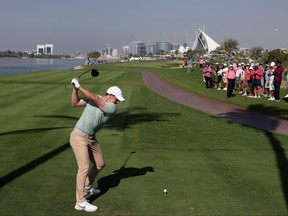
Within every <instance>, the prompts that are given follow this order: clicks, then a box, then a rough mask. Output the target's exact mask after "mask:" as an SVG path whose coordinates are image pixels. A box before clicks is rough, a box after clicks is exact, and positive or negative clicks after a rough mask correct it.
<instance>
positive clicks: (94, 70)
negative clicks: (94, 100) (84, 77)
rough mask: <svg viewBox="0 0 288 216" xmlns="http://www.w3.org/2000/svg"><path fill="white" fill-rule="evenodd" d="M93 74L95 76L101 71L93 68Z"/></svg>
mask: <svg viewBox="0 0 288 216" xmlns="http://www.w3.org/2000/svg"><path fill="white" fill-rule="evenodd" d="M91 76H93V77H97V76H99V71H98V70H97V69H96V68H93V69H92V70H91Z"/></svg>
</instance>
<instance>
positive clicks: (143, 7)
mask: <svg viewBox="0 0 288 216" xmlns="http://www.w3.org/2000/svg"><path fill="white" fill-rule="evenodd" d="M286 8H288V1H287V0H276V1H275V0H262V1H261V4H260V3H259V1H256V0H242V1H235V2H234V1H233V4H232V3H231V1H229V0H218V1H214V0H206V1H205V2H199V1H193V0H179V1H172V0H166V1H164V0H158V1H152V0H147V1H145V2H136V1H132V0H123V1H116V2H115V1H112V0H107V1H105V2H96V1H93V0H85V1H81V2H80V1H76V0H70V1H68V0H58V1H56V0H50V1H47V2H46V1H45V2H44V1H38V0H26V1H21V0H13V1H11V0H3V1H2V2H1V8H0V25H1V29H2V31H1V36H0V51H5V50H12V51H25V50H30V51H31V50H32V49H35V48H36V45H37V44H50V43H51V44H54V53H58V54H60V53H62V52H64V51H67V52H69V53H76V52H80V53H81V54H86V53H88V52H91V51H94V50H101V49H102V48H105V47H106V46H107V44H110V45H111V47H112V48H113V49H117V50H118V51H119V52H123V51H122V48H123V46H125V45H129V43H130V42H131V41H142V42H143V43H145V44H150V43H151V44H152V43H156V42H170V43H175V44H179V45H182V44H184V43H187V42H189V41H190V42H191V41H192V42H193V41H194V39H195V32H196V31H197V30H198V28H202V27H203V26H205V32H206V33H207V34H208V35H209V36H211V37H212V38H213V39H214V40H215V41H216V42H217V43H219V44H221V43H222V42H223V41H224V40H225V39H228V38H232V39H236V40H237V41H238V42H239V47H245V48H251V47H253V46H262V47H263V48H267V49H277V48H288V43H287V38H288V37H287V36H288V28H287V25H286V23H285V22H286V20H287V18H288V14H287V13H286Z"/></svg>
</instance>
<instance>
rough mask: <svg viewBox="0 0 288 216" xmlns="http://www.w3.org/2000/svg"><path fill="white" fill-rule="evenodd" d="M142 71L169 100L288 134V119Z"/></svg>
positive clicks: (147, 79)
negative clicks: (222, 100)
mask: <svg viewBox="0 0 288 216" xmlns="http://www.w3.org/2000/svg"><path fill="white" fill-rule="evenodd" d="M141 73H142V76H143V81H144V83H145V85H146V86H147V87H148V88H149V89H151V90H152V91H154V92H156V93H157V94H159V95H161V96H163V97H165V98H167V99H169V100H172V101H175V102H177V103H180V104H184V105H186V106H189V107H192V108H194V109H197V110H200V111H202V112H205V113H208V114H210V115H213V116H217V117H221V118H226V119H229V120H231V121H234V122H238V123H240V124H242V125H246V126H250V127H255V128H259V129H262V130H266V131H270V132H274V133H279V134H283V135H286V136H288V120H285V119H281V118H277V117H272V116H267V115H264V114H261V113H257V112H254V111H251V110H247V109H246V108H243V107H239V106H235V105H231V104H226V103H224V102H220V101H216V100H213V99H209V98H206V97H202V96H199V95H197V94H194V93H192V92H189V91H187V90H184V89H181V88H179V87H177V86H174V85H172V84H170V83H168V82H167V81H165V80H164V79H162V78H161V77H159V76H158V75H156V74H154V73H151V72H146V71H142V72H141Z"/></svg>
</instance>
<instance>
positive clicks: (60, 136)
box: [0, 62, 288, 216]
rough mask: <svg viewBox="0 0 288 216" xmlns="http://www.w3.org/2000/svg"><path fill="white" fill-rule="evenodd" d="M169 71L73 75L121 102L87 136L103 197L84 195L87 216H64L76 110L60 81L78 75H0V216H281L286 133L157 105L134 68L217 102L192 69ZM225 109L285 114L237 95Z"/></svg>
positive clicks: (170, 65)
mask: <svg viewBox="0 0 288 216" xmlns="http://www.w3.org/2000/svg"><path fill="white" fill-rule="evenodd" d="M175 66H176V64H175V63H174V62H151V63H145V62H140V63H129V64H126V63H124V64H121V63H111V64H105V65H100V66H99V67H98V69H99V71H100V75H99V77H96V78H93V77H91V76H89V75H88V74H87V75H83V76H82V77H81V78H80V83H81V84H82V85H83V86H85V87H86V88H87V89H89V90H91V91H95V92H97V93H99V94H104V93H105V91H106V89H107V88H108V87H109V86H111V85H118V86H119V87H120V88H121V89H122V91H123V94H124V97H125V99H126V102H125V103H121V104H120V105H119V106H118V112H117V114H116V115H115V117H114V118H113V119H112V120H111V121H110V122H108V123H107V124H106V126H105V127H104V128H103V129H101V131H100V132H98V133H97V139H98V140H99V141H100V143H101V147H102V150H103V152H104V156H105V161H106V167H105V169H104V170H103V171H102V172H101V173H100V174H99V176H98V177H97V179H96V182H95V183H96V185H95V186H97V182H98V185H99V186H101V187H102V188H105V191H103V192H104V193H103V194H102V195H101V196H99V197H90V200H91V201H92V203H93V204H94V205H97V206H98V207H99V210H98V211H97V212H96V213H86V212H78V211H76V210H74V205H75V175H76V171H77V165H76V161H75V158H74V155H73V151H72V150H71V147H70V145H69V135H70V132H71V131H72V129H73V127H74V125H75V123H76V121H77V120H78V118H79V116H80V115H81V113H82V109H81V108H80V109H79V108H73V107H71V105H70V96H71V88H72V87H71V85H70V81H71V79H72V78H73V77H77V76H78V75H80V74H81V72H84V70H81V71H73V70H67V71H45V72H33V73H25V74H14V75H3V76H1V77H0V113H1V118H0V124H1V125H2V127H1V129H0V150H1V151H0V158H1V162H2V163H1V167H0V179H1V180H0V184H1V189H0V190H1V198H0V205H1V208H0V215H1V216H2V215H3V216H6V215H7V216H31V215H35V216H36V215H37V216H41V215H43V216H48V215H61V216H62V215H63V216H64V215H67V216H68V215H69V216H71V215H88V214H90V215H92V214H93V215H103V216H104V215H105V216H106V215H135V216H137V215H143V216H144V215H147V216H152V215H153V216H154V215H155V216H156V215H157V216H158V215H165V216H168V215H171V216H175V215H181V216H182V215H183V216H187V215H211V216H212V215H215V216H219V215H220V216H222V215H223V216H224V215H227V216H230V215H237V216H238V215H243V216H248V215H249V216H250V215H255V216H256V215H275V216H284V215H287V207H288V154H287V149H288V137H287V136H282V135H277V134H273V133H270V132H266V131H263V130H258V129H255V128H250V127H245V126H242V125H239V124H237V123H233V122H229V121H227V120H224V119H219V118H216V117H213V116H210V115H208V114H205V113H202V112H200V111H197V110H194V109H191V108H189V107H186V106H184V105H181V104H178V103H175V102H173V101H169V100H166V99H164V98H163V97H161V96H159V95H157V94H155V93H154V92H152V91H151V90H149V89H148V88H147V87H146V86H145V85H144V84H143V81H142V77H141V73H140V71H142V70H145V71H151V72H155V73H158V74H159V75H161V76H162V77H163V78H164V79H166V80H168V81H169V82H171V83H173V84H175V85H178V86H180V87H182V88H184V89H187V90H189V91H194V92H196V93H197V94H205V96H207V97H212V98H217V100H224V99H225V96H224V94H223V92H222V94H223V96H222V94H221V92H219V91H210V92H204V91H206V89H201V88H204V87H203V83H201V82H199V80H201V76H200V74H199V73H197V71H194V72H192V73H189V74H188V73H187V71H186V69H175ZM283 94H284V93H283ZM231 103H233V104H237V105H239V106H250V107H253V106H254V107H256V106H257V107H258V108H259V107H262V110H260V111H262V112H265V110H266V108H267V107H268V108H270V109H271V107H272V108H273V109H274V110H277V111H279V112H277V114H276V115H280V116H282V117H286V116H287V106H286V107H285V105H284V104H282V103H281V104H280V103H279V104H278V105H275V104H268V103H267V101H264V100H263V101H262V100H260V101H258V102H255V101H251V100H249V99H247V98H243V97H242V98H241V99H240V98H239V97H237V98H233V99H232V100H231ZM253 103H254V104H253ZM285 108H286V109H285ZM266 112H267V113H269V111H266ZM269 114H271V113H269ZM164 189H167V190H168V193H167V194H165V193H164V192H163V190H164Z"/></svg>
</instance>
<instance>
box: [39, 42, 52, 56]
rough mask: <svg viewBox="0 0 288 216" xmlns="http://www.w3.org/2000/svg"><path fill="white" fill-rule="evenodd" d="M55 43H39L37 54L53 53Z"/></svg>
mask: <svg viewBox="0 0 288 216" xmlns="http://www.w3.org/2000/svg"><path fill="white" fill-rule="evenodd" d="M52 54H53V44H44V45H37V55H52Z"/></svg>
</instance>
